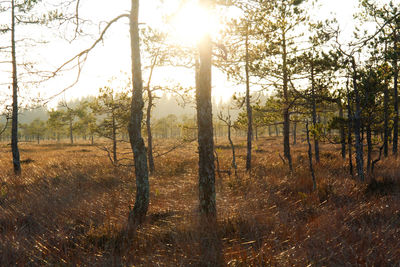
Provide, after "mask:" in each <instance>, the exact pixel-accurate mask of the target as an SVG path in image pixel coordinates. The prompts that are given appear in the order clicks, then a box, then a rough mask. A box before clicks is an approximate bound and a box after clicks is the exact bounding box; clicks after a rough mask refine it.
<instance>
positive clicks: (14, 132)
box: [11, 0, 21, 175]
mask: <svg viewBox="0 0 400 267" xmlns="http://www.w3.org/2000/svg"><path fill="white" fill-rule="evenodd" d="M15 50H16V47H15V0H12V1H11V61H12V78H13V82H12V88H13V94H12V95H13V96H12V97H13V102H12V122H11V150H12V156H13V166H14V173H15V174H16V175H19V174H21V162H20V155H19V148H18V78H17V57H16V51H15Z"/></svg>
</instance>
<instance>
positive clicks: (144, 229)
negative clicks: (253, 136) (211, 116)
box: [0, 139, 400, 266]
mask: <svg viewBox="0 0 400 267" xmlns="http://www.w3.org/2000/svg"><path fill="white" fill-rule="evenodd" d="M243 142H244V140H236V143H237V144H239V145H240V144H241V143H243ZM256 146H257V147H256V152H254V168H253V171H252V173H251V174H246V173H244V172H239V176H240V179H239V180H237V179H236V178H235V177H234V176H233V175H232V176H231V177H229V176H228V175H227V174H222V179H220V178H217V183H216V184H217V205H218V224H219V227H218V238H219V239H220V240H221V242H222V248H223V255H224V259H225V262H226V264H227V265H229V266H292V265H295V266H307V265H311V266H314V265H315V266H324V265H329V266H332V265H333V266H350V265H351V266H354V265H363V266H364V265H365V266H366V265H368V266H383V265H397V264H400V241H399V240H400V194H399V193H400V191H399V184H400V179H399V171H400V168H399V163H400V162H399V161H397V160H394V159H388V160H383V161H381V162H379V163H378V165H377V168H376V177H377V182H375V183H373V184H368V183H365V184H362V183H359V182H358V181H356V180H355V179H353V178H352V177H350V176H349V175H348V173H347V165H346V163H345V162H343V161H342V160H341V159H340V154H339V151H338V150H337V148H335V147H333V146H329V145H324V146H322V154H321V163H320V164H318V165H317V166H315V169H316V176H317V181H318V190H317V191H316V192H312V191H311V190H312V181H311V177H310V174H309V172H308V167H307V166H308V165H307V158H306V157H307V156H306V155H307V154H306V151H305V145H302V144H300V145H297V146H295V147H294V148H293V155H294V162H295V166H294V167H295V172H294V174H293V175H290V174H289V173H288V172H287V168H286V166H285V165H284V164H283V162H282V161H281V159H280V157H279V154H278V153H279V152H278V151H281V144H280V141H279V140H271V139H268V140H260V141H258V142H257V144H256ZM195 151H196V146H195V143H192V144H189V145H187V146H186V147H183V148H180V149H178V150H175V151H173V152H172V153H170V154H168V155H166V156H162V157H159V158H157V159H156V167H157V171H156V174H155V175H154V176H153V177H151V178H150V184H151V202H150V209H149V213H148V217H147V220H146V222H145V223H144V225H143V226H141V227H140V229H138V232H137V234H136V236H135V237H134V238H133V239H132V240H129V241H128V242H126V241H124V236H123V229H124V227H125V224H126V222H127V214H128V211H129V208H130V207H131V206H132V205H133V203H134V199H135V179H134V175H133V172H132V170H131V169H130V168H128V167H123V168H115V167H113V166H112V165H111V163H110V162H109V161H108V159H107V157H106V155H104V152H102V151H101V150H99V149H97V148H96V147H91V146H87V145H85V146H82V145H74V146H70V145H57V144H50V143H49V144H43V145H33V144H22V145H21V155H22V160H25V163H24V164H23V166H22V167H23V174H22V175H21V176H20V177H15V176H14V175H13V174H12V170H11V167H12V166H11V162H10V158H11V153H10V151H9V147H7V146H6V145H5V144H3V145H2V146H1V151H0V265H1V266H10V265H21V266H24V265H51V266H53V265H83V266H94V265H95V266H96V265H100V266H112V265H130V266H131V265H135V266H186V265H196V264H198V263H199V261H200V259H201V256H200V252H199V251H200V248H199V242H200V240H201V238H202V236H201V234H200V232H199V230H198V229H199V228H198V225H197V222H198V220H197V216H198V213H197V154H196V153H195ZM218 153H219V160H220V165H221V168H222V169H228V168H229V166H230V149H229V147H228V146H226V144H223V146H221V148H220V149H219V150H218ZM244 160H245V148H244V147H243V146H240V148H239V149H238V165H239V169H240V170H243V169H244V165H245V162H244Z"/></svg>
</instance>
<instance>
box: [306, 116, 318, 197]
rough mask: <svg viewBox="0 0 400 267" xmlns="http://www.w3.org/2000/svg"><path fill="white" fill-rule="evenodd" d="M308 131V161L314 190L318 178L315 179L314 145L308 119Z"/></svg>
mask: <svg viewBox="0 0 400 267" xmlns="http://www.w3.org/2000/svg"><path fill="white" fill-rule="evenodd" d="M306 132H307V144H308V163H309V167H310V172H311V178H312V182H313V191H315V190H316V189H317V180H316V179H315V173H314V167H313V162H312V147H311V142H310V131H309V129H308V121H307V122H306Z"/></svg>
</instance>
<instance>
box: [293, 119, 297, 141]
mask: <svg viewBox="0 0 400 267" xmlns="http://www.w3.org/2000/svg"><path fill="white" fill-rule="evenodd" d="M296 144H297V122H296V121H295V122H293V145H294V146H295V145H296Z"/></svg>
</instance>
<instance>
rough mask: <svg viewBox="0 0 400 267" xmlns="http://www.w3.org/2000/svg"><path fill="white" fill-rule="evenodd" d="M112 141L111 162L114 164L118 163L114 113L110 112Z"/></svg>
mask: <svg viewBox="0 0 400 267" xmlns="http://www.w3.org/2000/svg"><path fill="white" fill-rule="evenodd" d="M112 141H113V151H112V152H113V161H114V164H117V163H118V159H117V125H116V123H115V115H114V111H112Z"/></svg>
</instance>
